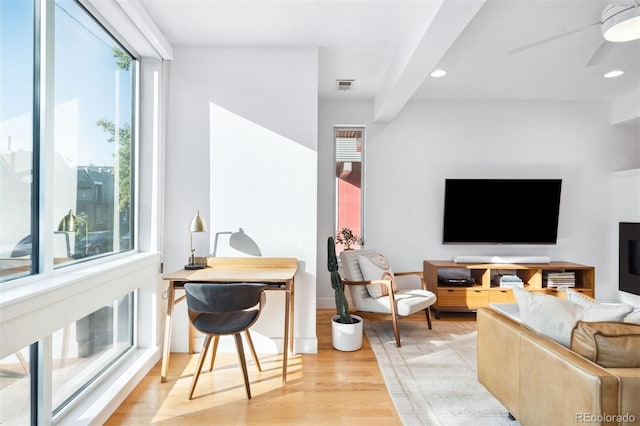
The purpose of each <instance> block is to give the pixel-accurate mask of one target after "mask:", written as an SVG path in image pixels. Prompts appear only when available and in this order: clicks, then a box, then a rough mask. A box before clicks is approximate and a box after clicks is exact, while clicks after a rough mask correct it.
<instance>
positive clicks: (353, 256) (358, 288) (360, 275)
mask: <svg viewBox="0 0 640 426" xmlns="http://www.w3.org/2000/svg"><path fill="white" fill-rule="evenodd" d="M340 260H341V263H342V270H343V272H344V274H343V275H344V277H343V279H342V282H343V284H344V285H345V286H349V293H350V294H351V300H352V302H353V306H354V308H355V309H356V310H357V311H361V312H375V313H384V314H390V315H391V316H392V321H393V331H394V334H395V337H396V346H398V347H400V346H401V343H400V329H399V327H398V318H400V317H406V316H409V315H412V314H414V313H416V312H419V311H424V312H425V315H426V318H427V324H428V326H429V329H431V312H430V309H429V307H430V306H431V305H433V304H434V303H435V302H436V295H435V294H433V293H432V292H430V291H428V290H427V286H426V283H425V281H424V276H423V273H422V272H421V271H420V272H395V273H394V272H393V271H392V270H391V268H390V267H388V265H386V267H385V266H384V265H382V264H381V263H380V262H379V261H380V260H382V263H384V257H383V256H381V255H380V252H379V251H378V250H376V249H361V250H346V251H343V252H341V253H340ZM367 261H373V263H374V264H375V266H374V267H370V265H368V264H367V263H366V262H367ZM361 266H365V268H364V271H363V268H362V267H361ZM376 266H377V269H376ZM406 275H416V276H418V277H419V278H420V283H421V286H422V288H416V289H409V290H398V289H397V286H396V279H395V277H399V276H406ZM375 286H381V288H380V290H381V291H380V290H379V289H377V288H376V287H375ZM372 293H373V296H377V297H373V296H372Z"/></svg>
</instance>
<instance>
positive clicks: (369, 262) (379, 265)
mask: <svg viewBox="0 0 640 426" xmlns="http://www.w3.org/2000/svg"><path fill="white" fill-rule="evenodd" d="M358 263H359V264H360V271H361V272H362V276H363V277H364V279H365V281H373V280H383V279H389V276H388V275H387V273H388V274H391V277H393V270H392V269H391V265H389V261H387V258H386V257H384V255H383V254H382V253H378V254H374V255H371V256H358ZM393 283H394V287H393V291H396V290H397V289H396V288H395V280H394V281H393ZM367 291H368V292H369V295H370V296H371V297H373V298H378V297H382V296H388V295H389V289H388V288H387V286H385V285H383V284H368V285H367Z"/></svg>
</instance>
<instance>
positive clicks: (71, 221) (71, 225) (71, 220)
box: [58, 209, 89, 257]
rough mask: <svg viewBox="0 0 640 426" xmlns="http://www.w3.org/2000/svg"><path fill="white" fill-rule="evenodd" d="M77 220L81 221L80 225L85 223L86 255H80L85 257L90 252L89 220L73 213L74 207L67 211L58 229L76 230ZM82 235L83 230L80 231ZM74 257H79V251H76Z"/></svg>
mask: <svg viewBox="0 0 640 426" xmlns="http://www.w3.org/2000/svg"><path fill="white" fill-rule="evenodd" d="M77 222H80V223H79V225H80V226H83V225H84V229H83V231H84V255H81V256H80V257H83V256H86V255H87V254H88V253H89V223H88V222H87V220H86V219H83V218H82V217H77V216H76V215H74V214H73V209H70V210H69V213H67V214H66V215H65V216H64V217H63V218H62V220H61V221H60V223H59V224H58V231H59V232H76V226H77V225H76V223H77ZM81 229H82V228H81ZM76 235H78V234H76ZM80 235H82V232H81V233H80ZM67 251H69V250H68V248H67ZM74 257H78V253H77V252H75V253H74Z"/></svg>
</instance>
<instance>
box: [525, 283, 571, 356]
mask: <svg viewBox="0 0 640 426" xmlns="http://www.w3.org/2000/svg"><path fill="white" fill-rule="evenodd" d="M513 294H514V296H515V297H516V302H518V309H519V311H520V320H521V321H522V323H523V324H524V325H526V326H528V327H531V328H532V329H534V330H535V331H537V332H538V333H541V334H543V335H545V336H547V337H549V338H551V339H553V340H555V341H556V342H558V343H560V344H562V345H564V346H566V347H569V345H570V344H571V331H572V330H573V327H575V325H576V323H577V322H578V320H579V319H580V316H581V315H582V311H583V308H582V306H580V305H578V304H575V303H572V302H569V301H568V300H565V299H560V298H559V297H555V296H550V295H547V294H534V293H531V292H529V291H527V290H525V289H523V288H520V287H513Z"/></svg>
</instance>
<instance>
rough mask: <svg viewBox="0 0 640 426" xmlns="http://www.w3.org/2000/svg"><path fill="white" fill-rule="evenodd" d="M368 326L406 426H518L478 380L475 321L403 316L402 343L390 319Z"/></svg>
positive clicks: (388, 384) (365, 326)
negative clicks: (422, 319) (429, 321)
mask: <svg viewBox="0 0 640 426" xmlns="http://www.w3.org/2000/svg"><path fill="white" fill-rule="evenodd" d="M364 330H365V333H366V335H367V338H368V339H369V342H370V344H371V347H372V348H373V351H374V352H375V354H376V358H377V360H378V364H379V365H380V369H381V370H382V374H383V376H384V380H385V382H386V384H387V388H388V389H389V393H390V394H391V397H392V399H393V402H394V404H395V406H396V409H397V410H398V414H399V415H400V418H401V419H402V422H403V423H404V424H405V425H406V426H413V425H430V426H432V425H433V426H449V425H465V426H467V425H474V426H475V425H479V426H492V425H509V426H517V425H519V423H518V422H517V421H512V420H509V418H508V416H507V411H506V409H505V408H504V407H503V406H502V405H501V404H500V403H499V402H498V401H497V400H496V399H495V398H494V397H493V396H492V395H491V394H490V393H489V392H488V391H487V390H486V389H485V388H484V386H482V385H481V384H480V383H479V382H478V380H477V376H476V371H477V367H476V359H477V356H476V323H475V322H474V321H442V320H440V321H436V320H434V321H433V329H432V330H429V329H428V328H427V324H426V322H418V321H404V322H403V321H400V338H401V339H402V347H400V348H398V347H396V344H395V338H394V335H393V325H392V322H391V321H365V324H364Z"/></svg>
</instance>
